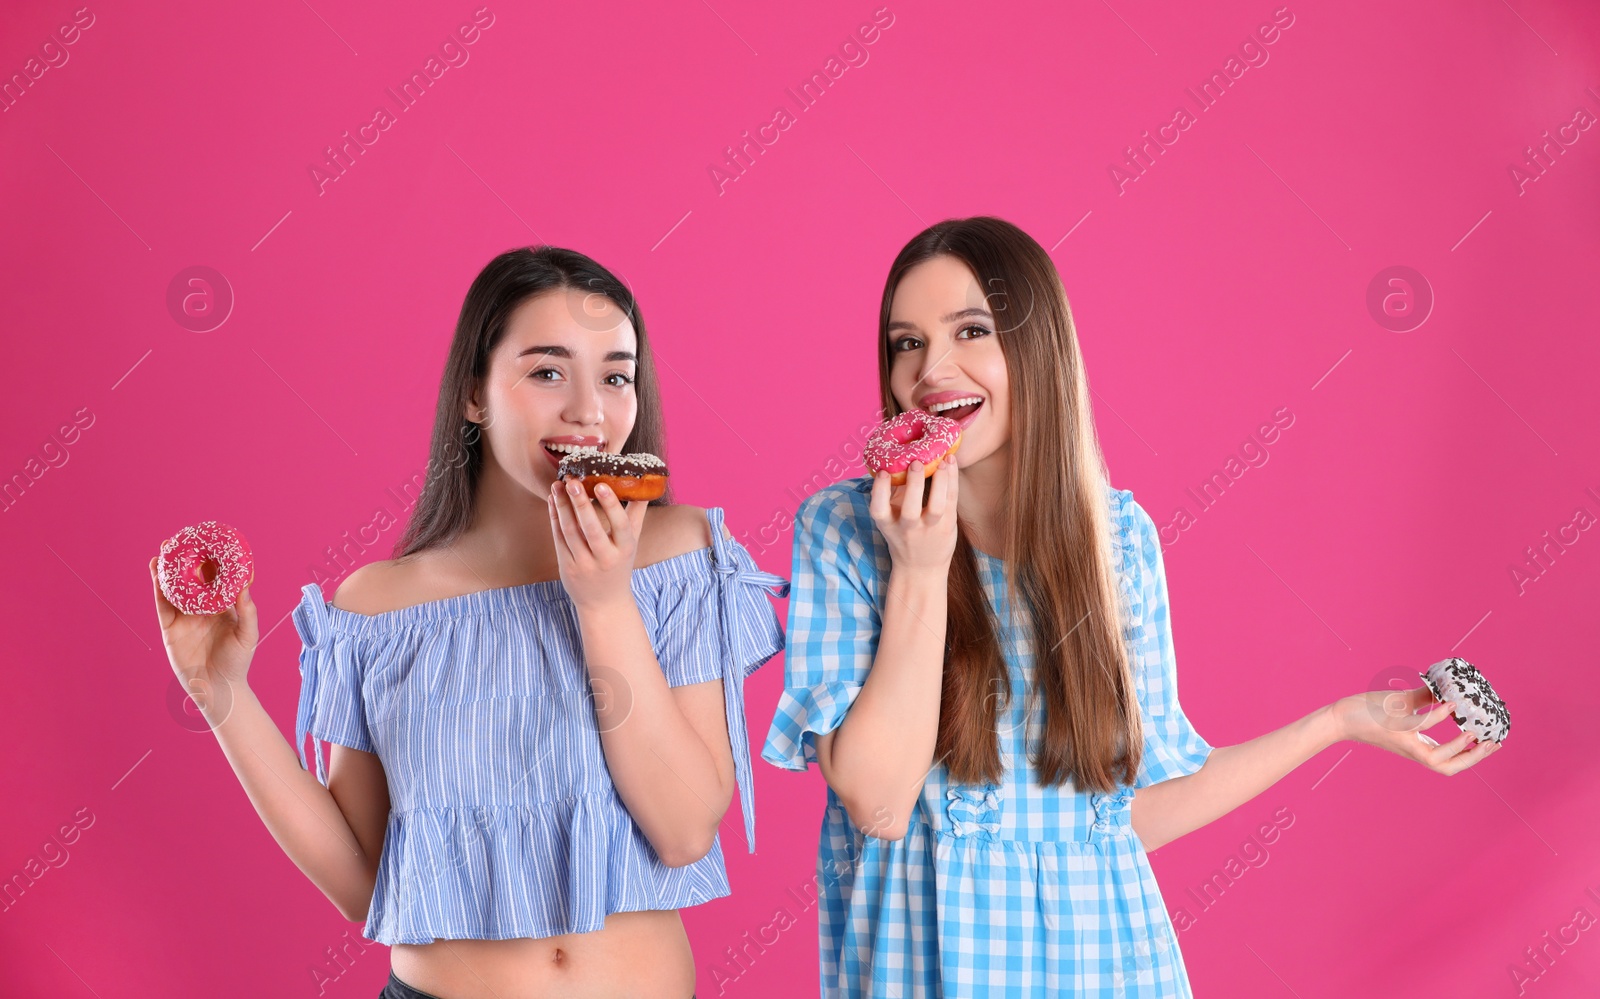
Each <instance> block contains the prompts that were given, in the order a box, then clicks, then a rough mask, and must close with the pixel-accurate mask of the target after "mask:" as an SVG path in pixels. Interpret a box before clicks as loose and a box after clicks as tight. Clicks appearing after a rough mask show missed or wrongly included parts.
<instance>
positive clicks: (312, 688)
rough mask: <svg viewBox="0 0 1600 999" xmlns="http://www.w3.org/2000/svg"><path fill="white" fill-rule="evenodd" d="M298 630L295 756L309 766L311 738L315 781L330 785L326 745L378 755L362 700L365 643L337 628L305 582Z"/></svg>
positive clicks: (317, 594) (315, 587) (297, 617)
mask: <svg viewBox="0 0 1600 999" xmlns="http://www.w3.org/2000/svg"><path fill="white" fill-rule="evenodd" d="M294 627H295V630H296V631H298V632H299V633H300V640H301V642H302V643H303V646H302V648H301V651H300V703H299V706H298V707H297V708H296V710H295V723H294V734H295V752H296V753H298V754H299V757H300V766H301V767H302V768H304V767H305V766H306V736H307V735H308V734H309V735H310V736H311V737H312V746H313V749H314V752H315V756H316V765H317V771H316V772H317V780H318V781H320V782H321V783H322V784H323V785H324V786H326V785H327V783H328V772H327V765H326V763H325V762H324V760H323V756H322V743H323V741H324V740H326V741H328V742H336V743H338V744H339V745H341V746H349V747H350V748H352V749H360V750H363V751H364V752H368V753H371V752H375V750H374V749H373V742H372V732H371V728H370V727H369V726H368V724H367V709H366V704H365V701H364V700H363V698H362V689H361V673H362V668H363V664H364V661H365V659H364V655H363V652H364V648H363V646H362V645H361V640H360V639H358V638H356V637H354V636H352V635H348V634H345V633H343V632H341V631H339V630H338V629H336V628H335V627H334V626H333V623H332V621H331V620H330V617H329V614H328V606H327V603H326V602H325V601H324V600H323V596H322V589H321V588H320V587H319V586H318V585H317V584H316V583H307V584H306V585H305V586H303V587H301V589H300V603H299V605H298V606H297V607H295V609H294Z"/></svg>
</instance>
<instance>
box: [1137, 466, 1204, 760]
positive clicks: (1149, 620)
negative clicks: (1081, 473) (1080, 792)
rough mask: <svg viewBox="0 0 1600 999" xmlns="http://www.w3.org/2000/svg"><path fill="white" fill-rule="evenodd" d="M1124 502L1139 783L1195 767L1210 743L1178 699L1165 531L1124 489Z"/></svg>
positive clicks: (1176, 665) (1202, 758)
mask: <svg viewBox="0 0 1600 999" xmlns="http://www.w3.org/2000/svg"><path fill="white" fill-rule="evenodd" d="M1122 504H1123V505H1122V521H1123V523H1122V527H1121V531H1120V533H1121V535H1122V541H1121V544H1120V547H1121V548H1122V550H1123V553H1124V556H1125V560H1124V570H1125V571H1124V572H1123V573H1122V578H1123V579H1124V580H1125V589H1124V593H1125V595H1126V596H1128V597H1129V603H1130V611H1131V616H1132V627H1133V649H1134V652H1135V655H1136V661H1135V667H1136V668H1135V671H1134V672H1135V678H1136V681H1137V682H1136V683H1135V689H1136V691H1137V693H1138V696H1139V705H1140V707H1141V708H1142V709H1143V719H1142V721H1143V723H1144V753H1143V759H1142V760H1141V761H1140V764H1139V773H1138V777H1137V779H1136V780H1135V781H1134V785H1133V786H1134V787H1135V788H1140V787H1149V786H1150V785H1151V784H1159V783H1160V782H1161V781H1164V780H1170V779H1171V778H1173V777H1182V776H1185V775H1187V774H1192V773H1194V772H1195V771H1196V770H1199V769H1200V767H1201V766H1202V765H1203V764H1204V763H1205V762H1206V758H1207V757H1209V756H1210V755H1211V748H1212V747H1211V744H1210V743H1208V742H1206V740H1205V739H1203V738H1202V737H1201V736H1200V733H1199V732H1197V731H1195V728H1194V726H1193V725H1192V724H1190V723H1189V718H1188V716H1187V715H1185V714H1184V711H1183V707H1182V705H1181V704H1179V702H1178V662H1177V657H1176V655H1175V653H1174V650H1173V644H1172V615H1171V610H1170V608H1169V606H1168V604H1167V574H1166V567H1165V565H1164V563H1163V561H1162V557H1161V536H1160V534H1159V533H1158V532H1157V530H1156V525H1155V521H1153V520H1151V518H1150V515H1149V514H1148V513H1146V512H1145V510H1144V508H1143V507H1141V506H1140V505H1139V504H1138V503H1136V502H1135V501H1134V499H1133V495H1132V493H1129V492H1127V491H1126V490H1123V491H1122Z"/></svg>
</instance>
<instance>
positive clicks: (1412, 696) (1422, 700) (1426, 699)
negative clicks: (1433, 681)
mask: <svg viewBox="0 0 1600 999" xmlns="http://www.w3.org/2000/svg"><path fill="white" fill-rule="evenodd" d="M1403 696H1404V697H1405V702H1406V706H1407V707H1408V708H1410V709H1411V710H1412V711H1417V710H1419V709H1421V708H1425V707H1428V706H1430V705H1433V704H1437V703H1439V702H1438V701H1436V700H1435V699H1434V696H1433V691H1432V690H1429V689H1428V688H1427V687H1426V686H1422V687H1413V688H1411V689H1410V690H1407V691H1404V694H1403Z"/></svg>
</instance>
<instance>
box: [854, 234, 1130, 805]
mask: <svg viewBox="0 0 1600 999" xmlns="http://www.w3.org/2000/svg"><path fill="white" fill-rule="evenodd" d="M940 255H946V256H950V257H954V258H955V259H957V260H960V261H961V262H962V263H964V264H966V265H967V267H968V268H970V269H971V271H972V273H973V275H974V276H975V277H976V278H977V281H978V286H979V287H980V288H981V289H983V294H984V298H985V300H986V303H987V306H988V308H989V311H990V312H992V313H993V314H994V317H995V327H996V328H995V335H996V337H997V338H998V340H999V342H1000V347H1001V350H1002V351H1003V352H1004V355H1005V360H1006V371H1007V383H1008V385H1009V386H1010V395H1011V412H1010V416H1011V441H1010V453H1011V455H1012V459H1011V462H1010V471H1009V482H1008V489H1007V491H1006V495H1007V497H1008V500H1007V506H1006V508H1005V509H1003V510H1001V511H999V514H1000V519H1001V523H1002V524H1003V531H1004V538H1005V567H1006V580H1007V584H1008V589H1009V592H1010V593H1011V594H1012V595H1013V596H1012V599H1011V600H1010V601H1009V603H1010V604H1011V606H1012V608H1013V612H1014V613H1017V614H1019V615H1021V616H1023V617H1022V618H1020V619H1023V620H1031V627H1032V638H1033V650H1034V669H1033V677H1034V683H1033V685H1032V687H1031V688H1030V693H1029V696H1030V698H1031V697H1032V696H1034V695H1035V694H1037V695H1039V696H1042V697H1043V699H1044V725H1043V730H1042V733H1041V737H1040V739H1039V742H1038V744H1037V746H1035V747H1034V748H1033V750H1032V753H1031V755H1032V759H1033V763H1034V767H1035V769H1036V771H1037V773H1038V777H1039V780H1040V781H1041V782H1042V783H1043V784H1045V785H1047V786H1048V785H1054V784H1060V783H1063V782H1065V781H1066V780H1067V779H1069V778H1071V779H1072V780H1073V781H1074V783H1075V784H1076V785H1077V786H1078V787H1079V788H1082V789H1084V790H1095V791H1110V790H1112V789H1113V788H1114V786H1116V785H1118V784H1131V783H1133V781H1134V779H1135V775H1136V774H1137V773H1138V768H1139V762H1140V752H1141V749H1142V748H1143V744H1144V739H1143V733H1142V724H1141V719H1140V715H1139V708H1138V700H1137V696H1136V693H1135V689H1134V686H1133V672H1132V666H1131V663H1130V659H1129V650H1128V648H1127V646H1126V644H1125V642H1124V640H1123V634H1122V624H1123V622H1124V621H1125V620H1126V613H1127V608H1126V607H1124V606H1123V604H1122V600H1121V591H1120V589H1119V587H1118V584H1117V578H1116V571H1117V568H1116V563H1115V562H1114V560H1113V551H1112V547H1111V535H1110V514H1109V510H1108V508H1107V482H1108V474H1107V471H1106V467H1105V458H1104V455H1103V454H1102V453H1101V451H1100V443H1099V440H1098V438H1097V437H1096V435H1095V429H1094V418H1093V413H1092V412H1091V409H1090V405H1089V402H1090V399H1089V385H1088V380H1087V377H1086V375H1085V373H1084V369H1083V355H1082V354H1081V353H1080V351H1079V349H1078V336H1077V331H1076V329H1075V328H1074V326H1073V323H1072V310H1071V307H1070V306H1069V304H1068V303H1067V295H1066V290H1065V289H1064V288H1063V287H1062V285H1061V277H1060V275H1059V274H1058V273H1057V272H1056V268H1055V264H1054V263H1053V262H1052V261H1051V260H1050V255H1049V254H1048V253H1046V252H1045V250H1044V248H1043V247H1041V246H1040V245H1039V244H1038V243H1037V242H1035V241H1034V240H1033V238H1032V237H1030V236H1029V235H1028V234H1027V233H1025V232H1023V231H1022V230H1021V229H1019V228H1017V227H1016V226H1015V225H1012V224H1011V223H1009V222H1006V221H1004V220H1002V219H998V218H992V217H988V216H978V217H974V218H965V219H946V220H944V221H943V222H940V223H938V224H937V225H933V226H930V227H929V228H927V229H925V230H923V231H922V232H920V233H918V234H917V235H916V236H915V237H914V238H913V239H912V240H911V241H910V242H909V243H907V244H906V245H905V248H904V249H902V250H901V251H900V254H899V255H898V256H897V257H895V260H894V264H893V266H891V267H890V269H889V277H888V280H887V281H886V283H885V285H884V290H883V304H882V309H881V312H880V314H879V320H878V334H879V349H878V378H879V385H880V388H881V390H882V394H883V404H884V408H885V412H886V413H888V414H891V415H893V414H895V413H898V412H900V406H899V404H898V403H897V402H896V401H895V399H894V395H893V393H892V392H891V391H890V389H889V371H890V368H891V367H892V365H893V363H894V357H893V354H892V353H891V351H890V347H891V344H890V342H889V336H888V331H889V310H890V307H891V305H892V304H893V302H894V293H895V289H896V288H897V287H898V286H899V284H900V280H901V278H903V277H904V276H905V274H906V272H907V271H908V270H910V269H911V268H912V267H915V266H916V265H917V264H920V263H922V262H923V261H926V260H928V259H930V258H933V257H936V256H940ZM1023 456H1026V458H1024V457H1023ZM1041 513H1045V514H1047V515H1043V516H1041ZM1018 595H1020V597H1021V599H1020V600H1019V599H1017V596H1018ZM997 627H998V622H997V621H996V620H995V617H994V611H993V609H992V608H991V607H990V606H989V603H988V601H987V600H986V599H985V598H984V594H983V587H982V584H981V583H980V580H979V577H978V563H977V557H976V556H975V555H974V553H973V548H972V543H971V540H970V539H969V538H968V536H967V530H966V528H965V527H964V526H961V527H960V528H959V531H958V537H957V541H956V552H955V556H954V558H953V559H952V560H951V563H950V586H949V610H948V618H947V622H946V631H945V634H946V636H947V637H946V642H945V667H944V679H943V691H942V693H941V698H940V704H939V732H938V739H937V742H936V743H935V749H934V758H935V759H936V760H940V761H943V762H944V764H945V766H946V767H947V768H948V769H949V772H950V775H951V777H952V778H953V779H954V780H956V781H958V782H960V783H979V782H981V781H984V780H990V781H999V780H1001V779H1002V776H1003V773H1004V768H1003V765H1002V761H1001V759H1000V742H999V735H998V733H997V731H996V724H997V719H998V717H999V711H1000V710H1001V709H1002V707H1003V706H1006V705H1009V703H1010V698H1011V686H1010V678H1009V674H1008V673H1007V670H1006V664H1005V661H1004V659H1002V657H1001V652H1000V643H999V638H998V631H997Z"/></svg>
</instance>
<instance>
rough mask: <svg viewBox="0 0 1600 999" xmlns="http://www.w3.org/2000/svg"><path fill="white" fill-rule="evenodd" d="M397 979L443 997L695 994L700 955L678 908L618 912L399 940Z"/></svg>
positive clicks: (608, 998) (596, 998) (394, 962)
mask: <svg viewBox="0 0 1600 999" xmlns="http://www.w3.org/2000/svg"><path fill="white" fill-rule="evenodd" d="M389 962H390V967H392V968H393V969H394V974H395V977H396V978H399V979H400V980H401V981H403V982H405V983H406V984H407V985H409V986H411V987H412V988H414V989H419V990H421V991H423V992H427V993H431V994H432V995H435V996H438V997H439V999H552V997H556V996H559V997H561V999H624V997H628V999H632V997H635V996H662V997H666V999H689V996H690V995H692V994H693V992H694V954H693V952H692V951H691V950H690V949H689V937H688V935H687V934H685V933H684V931H683V920H682V919H680V918H679V917H678V913H677V910H675V909H658V910H650V911H644V912H617V913H612V914H611V915H609V916H607V917H606V924H605V927H604V928H603V929H599V930H596V931H594V932H593V933H570V934H567V935H565V936H558V937H542V938H539V939H528V938H518V939H513V940H435V941H433V942H432V943H429V944H395V945H394V946H393V947H392V948H391V950H390V953H389Z"/></svg>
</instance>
